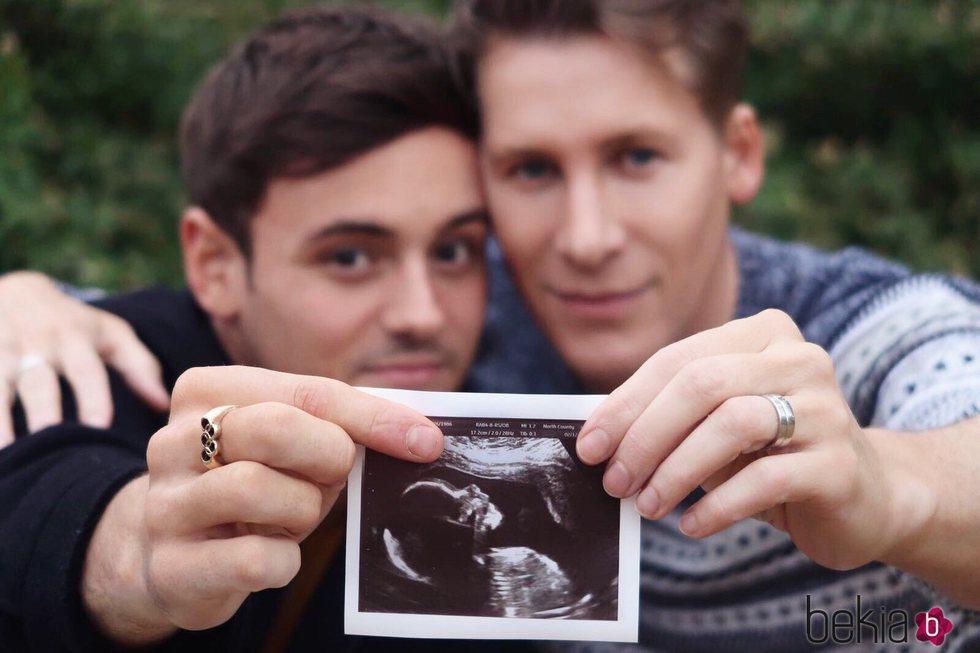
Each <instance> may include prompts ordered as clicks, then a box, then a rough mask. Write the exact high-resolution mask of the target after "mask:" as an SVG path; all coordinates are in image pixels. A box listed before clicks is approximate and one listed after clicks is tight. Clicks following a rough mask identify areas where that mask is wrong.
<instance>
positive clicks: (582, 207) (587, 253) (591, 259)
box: [555, 173, 626, 269]
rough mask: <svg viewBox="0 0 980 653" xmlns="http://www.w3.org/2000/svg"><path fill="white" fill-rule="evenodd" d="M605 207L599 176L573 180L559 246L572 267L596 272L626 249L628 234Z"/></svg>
mask: <svg viewBox="0 0 980 653" xmlns="http://www.w3.org/2000/svg"><path fill="white" fill-rule="evenodd" d="M605 204H606V203H605V202H604V201H603V194H602V187H601V184H600V180H599V179H598V177H597V175H594V174H591V173H585V174H580V175H578V176H577V177H570V178H569V181H568V185H567V188H566V196H565V215H564V216H562V217H563V219H562V222H561V227H560V228H559V231H558V233H557V234H556V238H555V246H556V247H557V249H558V252H559V254H561V256H562V257H563V258H564V259H565V260H566V261H567V262H568V263H569V264H570V265H572V266H574V267H580V268H585V269H595V268H598V267H601V266H602V265H603V264H605V263H607V262H608V261H609V260H610V259H611V258H613V257H615V256H616V255H617V254H619V252H620V251H621V250H622V248H623V245H624V244H625V242H626V235H625V232H624V231H623V228H622V225H621V224H620V223H619V221H618V220H617V219H616V217H615V216H613V215H611V214H610V212H609V211H608V207H607V206H606V205H605Z"/></svg>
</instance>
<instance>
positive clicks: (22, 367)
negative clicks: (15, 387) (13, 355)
mask: <svg viewBox="0 0 980 653" xmlns="http://www.w3.org/2000/svg"><path fill="white" fill-rule="evenodd" d="M49 364H50V363H48V359H47V358H45V357H44V356H41V355H40V354H25V355H24V356H23V357H21V359H20V363H19V364H18V365H17V374H18V376H23V375H24V374H27V373H28V372H29V371H31V370H33V369H34V368H35V367H40V366H42V365H49Z"/></svg>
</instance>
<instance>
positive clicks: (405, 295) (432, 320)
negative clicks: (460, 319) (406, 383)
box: [382, 257, 445, 340]
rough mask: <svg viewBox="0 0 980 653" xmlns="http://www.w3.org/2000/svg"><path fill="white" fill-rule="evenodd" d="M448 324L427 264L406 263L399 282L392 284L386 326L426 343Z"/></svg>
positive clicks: (383, 318)
mask: <svg viewBox="0 0 980 653" xmlns="http://www.w3.org/2000/svg"><path fill="white" fill-rule="evenodd" d="M444 324H445V314H444V312H443V310H442V306H441V305H440V303H439V299H438V297H437V295H436V292H435V288H434V286H433V280H432V274H431V272H430V270H429V267H428V265H427V261H426V260H424V259H422V257H419V258H417V259H416V258H412V259H409V260H406V261H404V262H403V263H402V264H401V266H400V268H399V271H398V281H397V283H394V284H392V291H391V295H390V297H389V301H388V305H387V307H386V308H385V310H384V313H383V315H382V326H383V327H384V328H385V329H386V330H387V331H388V332H389V333H391V334H393V335H400V336H408V337H411V338H415V339H418V340H425V339H428V338H432V337H433V336H435V335H436V334H437V333H438V332H439V330H440V329H442V327H443V325H444Z"/></svg>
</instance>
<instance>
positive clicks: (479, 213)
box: [443, 209, 490, 231]
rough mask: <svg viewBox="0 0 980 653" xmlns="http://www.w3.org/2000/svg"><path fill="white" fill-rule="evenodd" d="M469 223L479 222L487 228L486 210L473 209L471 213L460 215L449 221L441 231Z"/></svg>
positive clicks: (488, 219)
mask: <svg viewBox="0 0 980 653" xmlns="http://www.w3.org/2000/svg"><path fill="white" fill-rule="evenodd" d="M471 222H480V223H482V224H485V225H488V226H489V225H490V214H489V213H488V212H487V210H486V209H473V210H472V211H467V212H465V213H460V214H459V215H457V216H455V217H453V219H452V220H450V221H449V222H448V223H447V224H446V226H445V227H443V231H445V230H446V229H454V228H456V227H460V226H462V225H465V224H469V223H471Z"/></svg>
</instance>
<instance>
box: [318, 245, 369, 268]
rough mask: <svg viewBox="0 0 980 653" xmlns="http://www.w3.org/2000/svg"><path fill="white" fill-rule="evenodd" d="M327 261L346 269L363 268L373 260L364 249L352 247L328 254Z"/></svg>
mask: <svg viewBox="0 0 980 653" xmlns="http://www.w3.org/2000/svg"><path fill="white" fill-rule="evenodd" d="M326 262H327V263H328V264H330V265H333V266H336V267H339V268H343V269H344V270H361V269H363V268H365V267H367V265H368V264H369V263H370V262H371V260H370V259H369V258H368V255H367V253H365V252H364V250H362V249H353V248H350V249H341V250H337V251H335V252H331V253H330V254H329V255H327V257H326Z"/></svg>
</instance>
